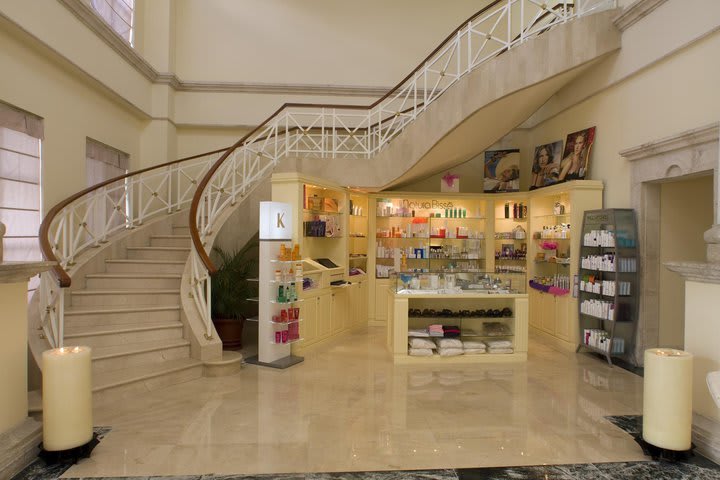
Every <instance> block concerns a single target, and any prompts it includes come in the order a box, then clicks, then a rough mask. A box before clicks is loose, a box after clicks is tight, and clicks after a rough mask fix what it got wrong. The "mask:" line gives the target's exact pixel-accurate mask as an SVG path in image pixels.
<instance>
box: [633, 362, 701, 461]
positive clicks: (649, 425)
mask: <svg viewBox="0 0 720 480" xmlns="http://www.w3.org/2000/svg"><path fill="white" fill-rule="evenodd" d="M692 378H693V356H692V354H690V353H688V352H683V351H682V350H674V349H672V348H651V349H649V350H645V378H644V392H643V439H644V440H645V441H646V442H648V443H650V444H652V445H655V446H656V447H660V448H666V449H668V450H676V451H684V450H689V449H690V436H691V431H692Z"/></svg>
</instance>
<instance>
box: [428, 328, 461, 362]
mask: <svg viewBox="0 0 720 480" xmlns="http://www.w3.org/2000/svg"><path fill="white" fill-rule="evenodd" d="M458 335H459V333H458ZM435 344H436V345H437V353H438V355H440V356H441V357H455V356H457V355H462V354H463V353H465V352H464V351H463V342H462V340H460V339H459V338H436V339H435Z"/></svg>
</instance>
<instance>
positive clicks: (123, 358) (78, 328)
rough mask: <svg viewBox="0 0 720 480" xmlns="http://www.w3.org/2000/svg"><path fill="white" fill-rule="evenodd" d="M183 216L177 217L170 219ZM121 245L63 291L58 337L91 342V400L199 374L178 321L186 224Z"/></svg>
mask: <svg viewBox="0 0 720 480" xmlns="http://www.w3.org/2000/svg"><path fill="white" fill-rule="evenodd" d="M180 219H183V220H184V219H185V217H184V216H182V217H177V221H179V220H180ZM146 243H147V244H146V245H132V246H127V247H126V248H125V249H124V250H123V251H124V252H125V255H121V254H118V255H113V256H111V258H107V259H105V261H104V269H103V267H99V268H97V270H103V271H96V272H92V273H85V274H84V275H81V276H80V278H73V283H74V284H75V285H78V286H83V285H84V288H76V289H72V290H70V291H69V292H67V293H66V301H65V302H66V303H65V344H66V345H88V346H90V347H92V349H93V355H92V369H93V394H94V398H95V400H96V401H97V400H101V399H105V398H114V397H117V396H122V395H126V394H131V395H132V394H138V393H143V392H148V391H151V390H155V389H157V388H161V387H164V386H167V385H171V384H175V383H180V382H185V381H189V380H192V379H195V378H199V377H201V376H202V375H203V368H204V366H203V362H201V361H200V360H196V359H193V358H191V352H190V341H189V340H188V338H186V337H187V335H186V328H185V326H184V325H183V322H182V321H181V315H182V308H181V302H180V284H181V281H182V272H183V269H184V267H185V263H186V261H187V258H188V254H189V253H190V248H189V246H190V235H189V230H188V227H187V225H172V231H171V233H170V234H162V235H161V234H158V235H149V241H148V242H146Z"/></svg>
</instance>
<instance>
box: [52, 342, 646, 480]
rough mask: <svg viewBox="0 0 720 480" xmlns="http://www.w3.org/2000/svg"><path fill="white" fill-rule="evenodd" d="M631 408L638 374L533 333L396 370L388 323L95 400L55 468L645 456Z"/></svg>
mask: <svg viewBox="0 0 720 480" xmlns="http://www.w3.org/2000/svg"><path fill="white" fill-rule="evenodd" d="M641 408H642V378H641V377H639V376H637V375H634V374H632V373H630V372H628V371H626V370H623V369H620V368H611V367H609V366H608V365H607V363H606V362H604V361H602V360H601V359H598V358H596V357H593V356H590V355H587V354H580V355H576V354H571V353H564V352H558V351H556V350H553V349H552V348H550V347H549V346H547V345H544V344H543V343H541V342H540V341H538V340H537V339H531V343H530V352H529V357H528V361H527V363H519V364H507V365H498V364H493V365H483V364H475V365H442V364H438V365H437V366H433V367H427V366H393V364H392V363H391V361H390V358H389V355H388V354H387V353H386V351H385V349H384V330H383V329H381V328H370V329H369V330H367V331H363V332H358V333H353V334H350V335H348V336H345V337H343V338H341V339H339V340H337V341H335V342H334V343H332V344H331V345H327V346H324V347H320V348H318V349H316V350H315V351H313V352H310V353H308V354H307V355H306V358H305V362H304V363H302V364H300V365H297V366H295V367H292V368H290V369H287V370H282V371H280V370H274V369H269V368H263V367H256V366H249V365H248V366H246V367H244V368H243V370H242V371H241V372H240V373H238V374H236V375H234V376H230V377H221V378H202V379H199V380H196V381H192V382H188V383H184V384H180V385H175V386H172V387H169V388H166V389H163V390H160V391H157V392H155V393H152V394H150V395H148V396H143V397H139V398H122V399H117V400H116V401H111V402H106V403H105V404H102V405H96V408H95V412H94V415H95V418H94V423H95V424H96V425H105V426H108V427H110V428H111V430H110V431H109V433H107V435H106V436H105V438H104V439H103V440H102V442H101V443H100V445H98V446H97V447H96V449H95V451H94V452H93V454H92V456H91V458H89V459H86V460H83V461H81V462H80V463H79V464H77V465H74V466H72V467H71V468H70V469H68V470H67V471H66V472H65V473H64V474H63V475H62V476H63V477H65V478H75V477H108V476H156V475H166V476H167V475H185V476H192V475H195V476H198V475H203V474H215V475H233V474H235V475H237V474H278V473H304V472H349V471H350V472H371V471H387V470H426V469H427V470H440V471H443V470H447V469H453V472H455V471H460V470H457V469H466V468H470V469H474V468H478V467H507V466H524V465H536V466H539V467H538V468H543V467H542V466H543V465H568V464H601V463H605V462H634V461H645V460H648V459H647V457H645V456H644V455H643V453H642V450H641V449H640V447H639V446H638V445H637V444H636V443H635V441H634V440H633V438H632V437H631V436H630V435H628V434H627V433H626V432H625V431H623V430H622V429H620V428H619V427H617V426H616V425H614V424H613V423H612V422H610V421H609V420H608V419H606V418H605V417H606V416H609V415H638V414H640V413H641ZM453 475H455V473H453ZM273 478H274V477H273ZM291 478H305V476H302V475H301V476H291ZM307 478H311V476H309V475H308V476H307ZM312 478H314V477H312ZM337 478H340V477H337ZM342 478H345V477H342ZM348 478H350V477H348ZM353 478H354V477H353ZM363 478H370V477H367V476H365V477H363ZM388 478H390V477H388ZM413 478H421V477H413ZM428 478H435V477H428ZM438 478H440V477H438ZM453 478H457V476H455V477H453ZM461 478H495V477H479V476H478V477H475V476H468V477H461ZM497 478H505V477H497ZM518 478H526V477H518ZM527 478H536V477H534V476H532V477H527ZM537 478H546V476H541V477H537ZM547 478H555V477H552V476H550V477H547ZM557 478H565V477H563V476H558V477H557ZM570 478H575V477H570ZM577 478H580V477H577ZM599 478H603V477H599Z"/></svg>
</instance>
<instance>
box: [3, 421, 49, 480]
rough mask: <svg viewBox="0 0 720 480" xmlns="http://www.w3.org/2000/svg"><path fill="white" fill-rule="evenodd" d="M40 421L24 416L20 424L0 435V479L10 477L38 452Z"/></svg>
mask: <svg viewBox="0 0 720 480" xmlns="http://www.w3.org/2000/svg"><path fill="white" fill-rule="evenodd" d="M41 440H42V423H40V422H38V421H37V420H35V419H34V418H26V419H25V420H24V421H23V422H22V423H21V424H20V425H18V426H17V427H15V428H13V429H11V430H10V431H8V432H5V433H3V434H2V435H0V480H7V479H9V478H12V477H13V476H14V475H15V474H17V473H18V472H20V471H21V470H22V469H23V468H25V467H26V466H27V465H28V464H29V463H31V462H32V460H33V458H34V457H36V456H37V454H38V444H39V443H40V441H41Z"/></svg>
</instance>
